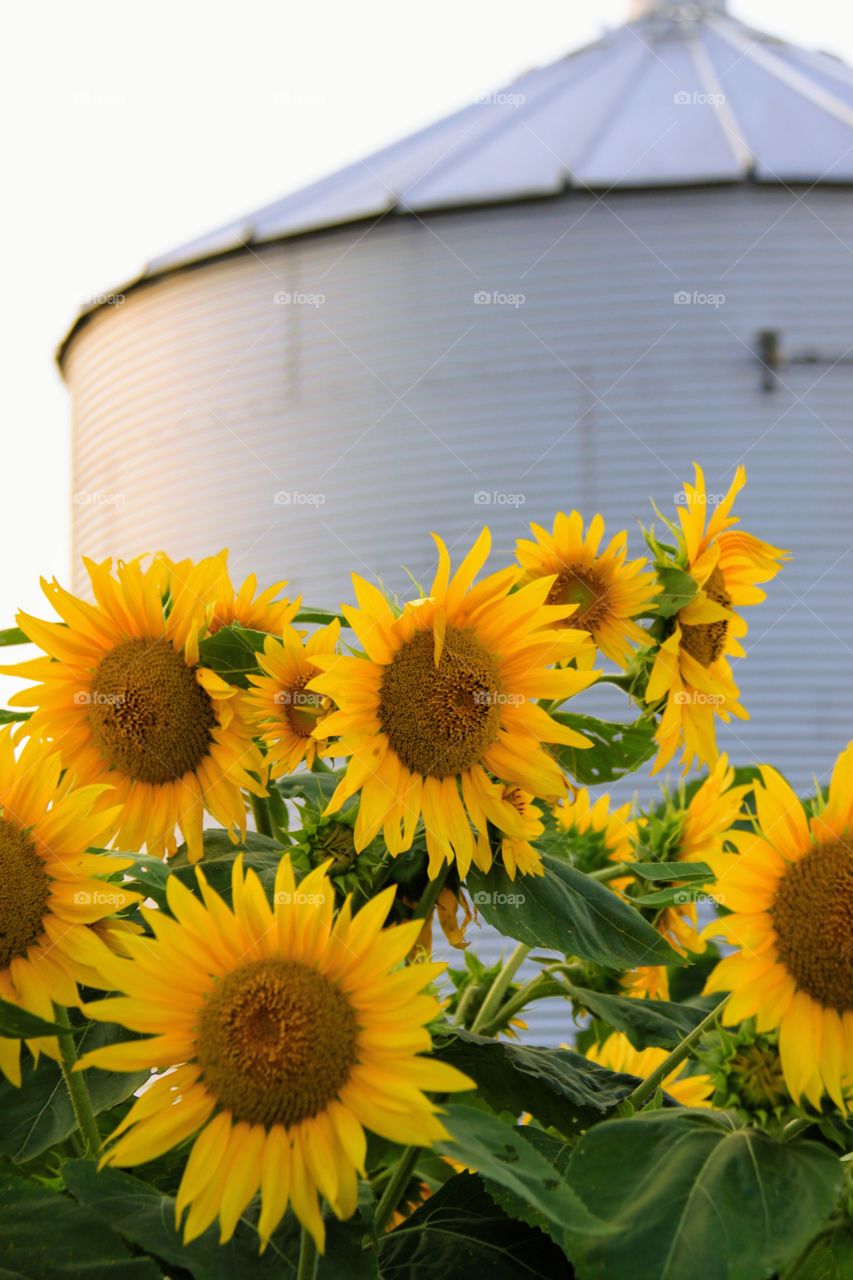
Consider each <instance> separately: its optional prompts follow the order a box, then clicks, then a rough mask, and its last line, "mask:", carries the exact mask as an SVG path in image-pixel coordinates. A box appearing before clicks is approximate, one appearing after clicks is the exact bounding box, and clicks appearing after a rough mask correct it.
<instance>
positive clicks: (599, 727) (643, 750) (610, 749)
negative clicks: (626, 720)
mask: <svg viewBox="0 0 853 1280" xmlns="http://www.w3.org/2000/svg"><path fill="white" fill-rule="evenodd" d="M551 714H552V718H553V719H554V720H557V721H558V722H559V723H560V724H564V725H568V727H569V728H570V729H575V730H576V731H577V732H578V733H582V734H584V735H585V736H586V737H587V738H589V739H590V740H591V741H592V746H591V747H566V746H556V747H554V752H555V754H556V755H557V758H558V759H559V761H560V763H561V765H562V766H563V768H564V769H565V770H566V771H567V772H568V773H570V774H571V775H572V777H573V778H575V779H576V781H578V782H580V783H582V784H583V785H584V786H587V787H596V786H599V785H601V784H602V783H605V782H617V781H618V780H619V779H620V778H624V777H625V775H626V774H629V773H633V772H634V770H635V769H639V768H640V766H641V765H643V764H645V763H646V761H647V760H651V758H652V756H653V755H654V754H655V751H656V750H657V743H656V742H655V740H654V735H655V722H654V720H651V719H648V720H647V719H644V718H642V717H641V718H640V719H639V720H635V721H633V723H630V724H622V723H620V722H618V721H613V720H599V719H597V718H596V717H595V716H584V715H578V714H577V712H574V711H554V712H552V713H551Z"/></svg>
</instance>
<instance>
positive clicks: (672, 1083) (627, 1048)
mask: <svg viewBox="0 0 853 1280" xmlns="http://www.w3.org/2000/svg"><path fill="white" fill-rule="evenodd" d="M667 1056H668V1055H667V1050H666V1049H656V1048H650V1049H635V1048H634V1047H633V1045H632V1044H631V1041H630V1040H629V1039H628V1037H627V1036H626V1035H625V1034H624V1033H623V1032H621V1031H614V1032H612V1034H611V1035H609V1036H608V1037H607V1039H606V1040H605V1041H604V1042H603V1043H602V1044H594V1045H591V1046H590V1048H589V1049H587V1051H586V1057H587V1058H589V1060H590V1061H591V1062H597V1063H598V1065H599V1066H600V1067H609V1068H610V1070H611V1071H624V1072H627V1074H628V1075H632V1076H639V1078H640V1079H641V1080H644V1079H645V1078H646V1076H650V1075H651V1073H652V1072H653V1071H655V1070H656V1069H657V1068H658V1067H659V1066H660V1064H661V1063H662V1062H663V1061H664V1059H665V1058H666V1057H667ZM686 1067H687V1062H686V1061H685V1062H681V1063H679V1065H678V1066H677V1067H676V1068H675V1070H674V1071H671V1072H670V1074H669V1075H668V1076H665V1077H664V1079H663V1081H662V1082H661V1088H662V1089H663V1090H664V1091H665V1092H666V1093H668V1094H669V1095H670V1097H671V1098H675V1100H676V1102H680V1103H681V1105H682V1106H683V1107H709V1106H710V1105H711V1103H710V1102H709V1098H710V1097H711V1095H712V1094H713V1092H714V1085H713V1082H712V1080H711V1077H710V1076H709V1075H706V1074H704V1073H700V1074H698V1075H685V1074H684V1072H685V1069H686Z"/></svg>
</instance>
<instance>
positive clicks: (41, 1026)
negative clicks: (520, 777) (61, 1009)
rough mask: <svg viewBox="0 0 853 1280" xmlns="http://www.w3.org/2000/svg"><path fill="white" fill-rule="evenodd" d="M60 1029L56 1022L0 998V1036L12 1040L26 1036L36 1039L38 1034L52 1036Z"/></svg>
mask: <svg viewBox="0 0 853 1280" xmlns="http://www.w3.org/2000/svg"><path fill="white" fill-rule="evenodd" d="M62 1030H63V1028H62V1027H60V1026H59V1024H58V1023H56V1022H48V1021H47V1020H46V1019H45V1018H38V1017H36V1015H35V1014H34V1013H28V1012H27V1010H26V1009H22V1008H21V1007H20V1006H19V1005H17V1004H10V1003H9V1001H8V1000H0V1036H7V1037H8V1038H9V1039H13V1040H15V1039H17V1040H20V1039H22V1038H23V1037H26V1038H27V1039H28V1040H29V1039H38V1037H39V1036H52V1035H55V1034H56V1032H57V1031H62Z"/></svg>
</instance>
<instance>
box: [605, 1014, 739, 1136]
mask: <svg viewBox="0 0 853 1280" xmlns="http://www.w3.org/2000/svg"><path fill="white" fill-rule="evenodd" d="M730 999H731V995H727V996H724V997H723V999H722V1000H720V1002H719V1003H718V1004H717V1005H715V1007H714V1008H713V1009H712V1010H711V1012H710V1013H709V1014H708V1015H707V1016H706V1017H704V1018H703V1019H702V1021H701V1022H700V1023H699V1025H698V1027H694V1028H693V1030H692V1031H691V1032H690V1034H689V1035H687V1036H685V1037H684V1039H683V1040H681V1041H680V1042H679V1043H678V1044H677V1045H676V1046H675V1048H674V1049H673V1051H672V1053H670V1054H667V1056H666V1057H665V1058H664V1060H663V1062H662V1063H661V1064H660V1066H659V1067H655V1069H654V1071H652V1072H651V1073H650V1075H648V1076H646V1078H645V1080H644V1081H643V1082H642V1084H638V1085H637V1087H636V1089H635V1090H634V1092H633V1093H629V1094H628V1096H627V1098H625V1099H624V1101H623V1102H622V1104H621V1105H622V1106H623V1107H625V1108H626V1110H628V1108H630V1110H631V1111H638V1110H639V1109H640V1107H642V1105H643V1103H644V1102H647V1101H648V1099H649V1098H651V1097H653V1096H654V1094H655V1092H656V1090H657V1089H658V1088H659V1087H660V1085H661V1084H662V1083H663V1081H664V1080H665V1079H666V1077H667V1076H668V1075H669V1074H670V1072H672V1071H674V1070H675V1068H676V1067H678V1066H680V1065H681V1063H682V1062H683V1061H684V1059H685V1058H686V1057H687V1056H688V1054H689V1053H690V1050H691V1049H692V1048H693V1046H694V1045H695V1044H698V1043H699V1041H700V1040H701V1039H702V1037H703V1035H704V1034H705V1032H706V1031H710V1030H711V1028H712V1027H713V1026H714V1024H715V1023H716V1021H717V1018H718V1017H719V1016H720V1013H721V1012H722V1009H723V1006H724V1005H725V1004H726V1003H727V1002H728V1000H730ZM626 1104H627V1105H626Z"/></svg>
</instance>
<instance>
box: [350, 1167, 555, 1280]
mask: <svg viewBox="0 0 853 1280" xmlns="http://www.w3.org/2000/svg"><path fill="white" fill-rule="evenodd" d="M379 1261H380V1267H381V1274H382V1280H473V1278H474V1277H478V1276H488V1278H489V1280H571V1277H572V1269H571V1267H570V1265H569V1263H568V1261H567V1259H566V1257H565V1255H564V1254H563V1253H562V1252H561V1250H560V1249H558V1248H557V1246H556V1245H555V1244H554V1243H553V1242H552V1241H551V1240H549V1239H548V1237H547V1236H545V1235H543V1234H542V1232H541V1231H537V1230H536V1229H535V1228H532V1227H529V1226H528V1225H527V1224H526V1223H523V1222H517V1221H515V1220H513V1219H512V1218H510V1217H508V1216H507V1215H506V1214H505V1213H504V1212H502V1210H501V1209H499V1208H498V1207H497V1205H496V1204H495V1203H494V1201H493V1199H492V1198H491V1196H489V1195H488V1194H487V1193H486V1191H485V1190H484V1189H483V1183H482V1181H481V1180H480V1178H477V1177H475V1176H474V1175H473V1174H470V1173H460V1174H458V1175H457V1176H456V1177H455V1178H451V1179H450V1181H449V1182H446V1183H445V1184H444V1186H443V1187H440V1188H439V1190H438V1191H436V1193H435V1195H433V1196H431V1197H430V1198H429V1200H427V1202H426V1203H425V1204H424V1205H422V1206H421V1208H419V1209H418V1210H416V1212H415V1213H413V1214H412V1216H411V1217H410V1218H407V1219H406V1221H405V1222H403V1223H402V1224H401V1225H400V1226H399V1227H397V1229H396V1230H395V1231H391V1232H390V1233H389V1234H388V1235H386V1236H383V1238H382V1240H381V1241H380V1242H379ZM340 1280H345V1277H344V1276H341V1278H340Z"/></svg>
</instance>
